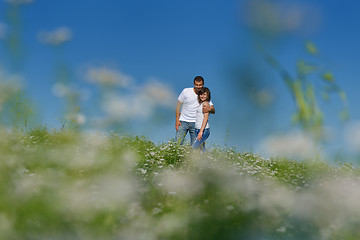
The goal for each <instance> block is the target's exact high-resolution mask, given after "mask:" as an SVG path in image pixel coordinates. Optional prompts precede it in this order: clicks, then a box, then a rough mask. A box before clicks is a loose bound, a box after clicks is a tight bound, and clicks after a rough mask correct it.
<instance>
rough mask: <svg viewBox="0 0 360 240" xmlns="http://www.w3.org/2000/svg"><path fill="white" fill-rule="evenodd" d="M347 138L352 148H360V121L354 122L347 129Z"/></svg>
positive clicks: (355, 149) (356, 149) (357, 149)
mask: <svg viewBox="0 0 360 240" xmlns="http://www.w3.org/2000/svg"><path fill="white" fill-rule="evenodd" d="M345 140H346V142H347V144H348V146H349V148H350V149H351V150H354V151H357V152H359V151H360V150H359V149H360V122H359V121H358V122H352V123H351V124H349V125H348V126H347V128H346V129H345Z"/></svg>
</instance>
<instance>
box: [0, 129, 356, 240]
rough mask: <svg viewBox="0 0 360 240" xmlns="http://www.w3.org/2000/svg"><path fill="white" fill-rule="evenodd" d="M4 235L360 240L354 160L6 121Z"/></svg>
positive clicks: (1, 162)
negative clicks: (200, 148)
mask: <svg viewBox="0 0 360 240" xmlns="http://www.w3.org/2000/svg"><path fill="white" fill-rule="evenodd" d="M0 133H1V134H0V136H1V137H0V197H1V201H0V238H1V239H349V240H350V239H359V237H360V230H359V229H360V226H359V225H360V221H358V219H360V218H359V217H360V207H359V205H358V199H359V197H360V185H359V183H360V182H359V176H360V171H359V169H357V168H355V167H352V166H351V165H350V164H342V165H337V166H334V165H330V164H328V163H326V162H323V161H320V160H306V161H293V160H290V159H273V158H270V159H267V158H264V157H262V156H259V155H257V154H254V153H248V152H241V151H239V150H237V149H235V148H232V147H222V146H213V147H212V148H209V150H208V151H207V152H206V153H204V154H200V153H199V152H194V151H193V150H192V149H191V147H189V146H179V145H178V144H176V143H175V142H172V141H170V142H166V143H161V144H154V143H153V142H151V141H149V140H147V139H146V138H144V137H138V136H119V135H118V134H116V133H108V134H100V133H98V134H86V133H83V132H81V131H67V130H63V131H57V130H49V129H46V128H38V129H33V130H31V131H28V132H21V131H15V130H13V131H9V130H6V129H1V130H0Z"/></svg>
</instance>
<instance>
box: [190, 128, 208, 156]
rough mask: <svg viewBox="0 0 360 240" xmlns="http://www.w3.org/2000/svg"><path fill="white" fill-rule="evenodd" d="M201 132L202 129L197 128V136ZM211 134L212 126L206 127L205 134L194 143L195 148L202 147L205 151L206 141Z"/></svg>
mask: <svg viewBox="0 0 360 240" xmlns="http://www.w3.org/2000/svg"><path fill="white" fill-rule="evenodd" d="M199 132H200V129H195V134H196V137H197V135H198V134H199ZM209 136H210V128H205V129H204V131H203V135H202V138H201V140H200V141H199V140H197V139H196V140H195V142H194V144H193V148H195V149H197V148H198V149H200V150H202V151H205V141H206V139H208V137H209Z"/></svg>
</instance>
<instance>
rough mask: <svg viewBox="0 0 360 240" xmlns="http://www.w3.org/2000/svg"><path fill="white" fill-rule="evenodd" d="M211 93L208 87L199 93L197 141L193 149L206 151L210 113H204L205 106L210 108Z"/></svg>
mask: <svg viewBox="0 0 360 240" xmlns="http://www.w3.org/2000/svg"><path fill="white" fill-rule="evenodd" d="M210 99H211V93H210V90H209V89H208V88H207V87H203V88H202V89H201V90H200V91H198V101H199V106H198V108H197V109H196V122H195V136H197V137H196V140H195V142H194V144H193V148H196V149H201V150H202V151H205V141H206V139H207V138H208V137H209V135H210V127H209V122H208V121H209V113H208V112H207V113H203V111H202V109H203V106H204V105H208V106H210V103H209V102H210Z"/></svg>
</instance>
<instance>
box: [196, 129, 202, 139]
mask: <svg viewBox="0 0 360 240" xmlns="http://www.w3.org/2000/svg"><path fill="white" fill-rule="evenodd" d="M202 135H203V131H201V130H200V132H199V134H198V135H197V138H196V139H197V140H198V141H201V139H202Z"/></svg>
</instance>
